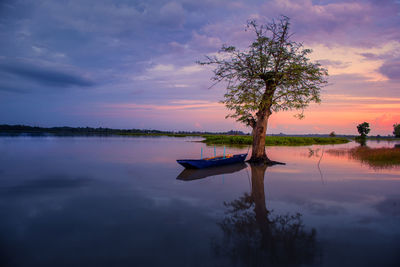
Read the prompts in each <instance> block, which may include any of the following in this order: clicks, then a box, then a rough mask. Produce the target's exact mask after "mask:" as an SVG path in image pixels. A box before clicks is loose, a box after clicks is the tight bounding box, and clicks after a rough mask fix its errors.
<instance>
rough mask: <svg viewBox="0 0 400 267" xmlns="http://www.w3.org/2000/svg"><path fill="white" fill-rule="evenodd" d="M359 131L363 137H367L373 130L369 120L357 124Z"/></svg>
mask: <svg viewBox="0 0 400 267" xmlns="http://www.w3.org/2000/svg"><path fill="white" fill-rule="evenodd" d="M357 131H358V133H359V134H360V137H361V138H365V137H366V136H367V134H368V133H369V132H370V131H371V129H370V128H369V123H368V122H363V123H360V124H359V125H357Z"/></svg>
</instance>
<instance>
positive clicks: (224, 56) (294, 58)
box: [198, 16, 328, 163]
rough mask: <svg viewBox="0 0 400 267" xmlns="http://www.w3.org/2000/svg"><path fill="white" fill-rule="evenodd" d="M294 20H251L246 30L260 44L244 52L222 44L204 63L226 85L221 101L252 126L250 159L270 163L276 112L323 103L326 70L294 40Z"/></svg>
mask: <svg viewBox="0 0 400 267" xmlns="http://www.w3.org/2000/svg"><path fill="white" fill-rule="evenodd" d="M289 28H290V23H289V18H288V17H285V16H281V17H280V19H279V20H278V21H275V20H273V21H272V22H271V23H268V24H266V25H258V24H257V23H256V21H254V20H253V21H249V22H248V23H247V29H250V30H252V31H253V32H254V33H255V40H254V41H253V42H252V43H251V44H250V45H249V47H248V48H247V49H245V50H239V49H237V48H236V47H234V46H226V45H224V46H222V48H221V50H220V51H219V53H218V55H217V56H206V61H204V62H198V63H199V64H201V65H214V66H216V67H215V69H214V76H213V78H212V80H214V81H215V83H218V82H222V81H225V82H227V87H226V89H227V91H226V93H225V95H224V100H223V101H221V102H222V103H224V104H225V106H226V107H227V108H228V109H229V110H230V111H232V113H230V114H229V115H227V116H226V117H232V118H235V119H236V120H237V121H239V122H242V123H244V124H245V125H246V126H250V127H251V128H252V130H253V131H252V135H253V145H252V155H251V159H250V161H252V162H265V163H271V161H270V160H269V158H268V157H267V155H266V152H265V137H266V131H267V126H268V119H269V117H270V116H271V114H272V112H278V111H282V110H299V111H300V112H299V114H297V115H298V117H299V118H301V117H302V116H303V111H304V109H305V108H306V107H307V106H308V104H309V103H310V102H316V103H319V102H320V101H321V99H320V90H321V87H322V86H323V85H324V84H325V83H326V82H327V81H326V77H327V75H328V73H327V70H326V69H324V68H322V67H321V65H320V64H318V63H313V62H311V61H310V60H309V58H308V55H309V54H310V53H311V52H312V51H311V50H310V49H305V48H304V47H303V45H302V44H301V43H297V42H294V41H291V40H290V39H291V36H292V35H291V34H289Z"/></svg>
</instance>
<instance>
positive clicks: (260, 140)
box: [249, 110, 271, 163]
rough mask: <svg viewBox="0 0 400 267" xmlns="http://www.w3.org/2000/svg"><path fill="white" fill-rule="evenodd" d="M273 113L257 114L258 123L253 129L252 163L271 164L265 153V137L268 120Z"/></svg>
mask: <svg viewBox="0 0 400 267" xmlns="http://www.w3.org/2000/svg"><path fill="white" fill-rule="evenodd" d="M270 115H271V112H269V111H268V110H267V111H264V112H261V111H259V112H258V114H257V121H256V124H255V126H254V128H253V132H252V134H253V146H252V152H251V158H250V160H249V161H250V162H256V163H257V162H258V163H261V162H263V163H271V160H270V159H269V158H268V157H267V154H266V153H265V136H266V134H267V125H268V118H269V116H270Z"/></svg>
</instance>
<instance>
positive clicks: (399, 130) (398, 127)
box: [393, 123, 400, 137]
mask: <svg viewBox="0 0 400 267" xmlns="http://www.w3.org/2000/svg"><path fill="white" fill-rule="evenodd" d="M393 134H394V136H396V137H400V123H396V124H393Z"/></svg>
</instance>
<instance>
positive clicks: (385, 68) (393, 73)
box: [379, 57, 400, 80]
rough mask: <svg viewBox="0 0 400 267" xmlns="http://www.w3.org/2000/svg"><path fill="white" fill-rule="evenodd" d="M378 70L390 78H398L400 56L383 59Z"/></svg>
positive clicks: (399, 76) (399, 73)
mask: <svg viewBox="0 0 400 267" xmlns="http://www.w3.org/2000/svg"><path fill="white" fill-rule="evenodd" d="M379 72H380V73H382V74H383V75H385V76H386V77H388V78H389V79H391V80H400V57H399V58H393V59H390V60H387V61H385V62H384V63H383V65H382V66H381V67H380V68H379Z"/></svg>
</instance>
